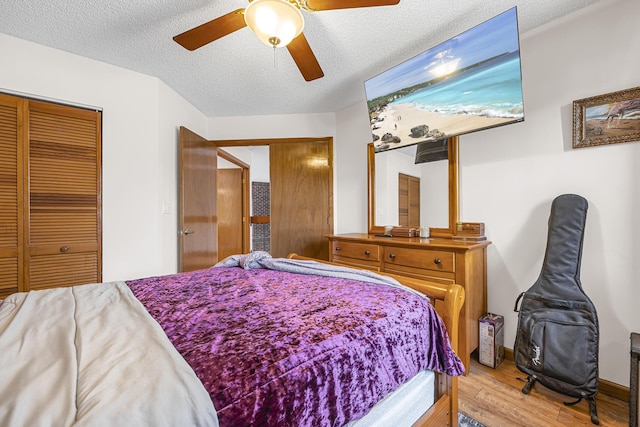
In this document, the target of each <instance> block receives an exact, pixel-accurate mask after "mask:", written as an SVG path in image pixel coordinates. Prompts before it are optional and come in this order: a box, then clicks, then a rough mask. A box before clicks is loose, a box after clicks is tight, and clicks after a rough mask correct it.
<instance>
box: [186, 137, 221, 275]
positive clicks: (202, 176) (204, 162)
mask: <svg viewBox="0 0 640 427" xmlns="http://www.w3.org/2000/svg"><path fill="white" fill-rule="evenodd" d="M217 164H218V158H217V149H216V147H215V146H214V145H212V144H210V143H209V142H208V141H207V140H206V139H204V138H202V137H201V136H199V135H197V134H195V133H193V132H191V131H190V130H189V129H187V128H185V127H180V214H179V222H180V224H179V227H180V230H179V234H180V237H179V239H180V245H179V248H180V249H179V269H180V271H193V270H198V269H202V268H208V267H211V266H212V265H213V264H215V263H216V262H217V261H218V227H217V220H218V219H217V204H216V191H217V190H216V178H217Z"/></svg>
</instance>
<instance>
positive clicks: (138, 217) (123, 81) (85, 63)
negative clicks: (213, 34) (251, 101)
mask: <svg viewBox="0 0 640 427" xmlns="http://www.w3.org/2000/svg"><path fill="white" fill-rule="evenodd" d="M0 51H1V52H2V53H3V55H5V57H6V58H11V60H10V61H4V62H3V64H2V66H1V67H0V90H1V91H9V92H20V93H24V94H31V95H33V96H36V97H44V98H50V99H56V100H60V101H64V102H71V103H77V104H84V105H90V106H95V107H99V108H102V110H103V114H102V123H103V129H102V166H103V170H102V189H103V199H102V202H103V210H102V212H103V245H102V246H103V280H104V281H110V280H119V279H130V278H137V277H143V276H148V275H156V274H163V273H169V272H175V271H176V268H177V215H176V213H177V203H178V202H177V152H178V149H177V141H178V138H177V136H178V130H177V129H178V126H180V125H185V126H187V127H190V128H191V129H192V130H194V131H196V132H198V131H199V132H202V133H204V131H205V126H206V120H205V117H204V115H202V114H201V113H200V112H198V111H197V110H196V109H195V108H194V107H193V106H191V105H190V104H189V103H187V102H186V101H185V100H184V99H183V98H182V97H180V96H178V95H177V94H176V93H175V92H174V91H173V90H171V89H170V88H168V87H167V86H166V85H165V84H164V83H162V82H160V81H159V80H158V79H157V78H155V77H150V76H146V75H143V74H139V73H134V72H131V71H127V70H124V69H122V68H118V67H114V66H111V65H107V64H104V63H100V62H97V61H94V60H91V59H87V58H83V57H79V56H76V55H71V54H69V53H66V52H63V51H60V50H56V49H51V48H47V47H44V46H41V45H37V44H34V43H30V42H27V41H23V40H20V39H16V38H13V37H9V36H6V35H2V34H0ZM163 203H164V204H165V206H168V208H169V213H167V214H162V205H163Z"/></svg>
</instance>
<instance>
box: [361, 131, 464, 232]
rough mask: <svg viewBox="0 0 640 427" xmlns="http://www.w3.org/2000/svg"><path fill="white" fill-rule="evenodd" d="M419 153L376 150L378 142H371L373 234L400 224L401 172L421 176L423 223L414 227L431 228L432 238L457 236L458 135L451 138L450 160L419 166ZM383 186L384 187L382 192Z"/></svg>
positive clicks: (370, 198) (371, 230)
mask: <svg viewBox="0 0 640 427" xmlns="http://www.w3.org/2000/svg"><path fill="white" fill-rule="evenodd" d="M408 148H409V147H408ZM403 150H404V149H403ZM415 154H416V149H415V148H412V151H410V152H408V153H407V152H406V150H405V152H404V153H403V152H402V150H401V149H395V150H389V151H386V152H382V153H375V149H374V144H373V143H370V144H369V145H368V154H367V159H368V184H369V192H368V200H369V221H368V222H369V233H383V232H384V226H385V225H400V224H399V222H401V219H400V215H399V213H400V212H399V211H400V208H399V202H400V199H401V197H400V191H399V190H397V189H398V184H399V174H400V173H402V174H406V175H409V176H410V177H415V178H420V188H421V190H420V213H419V218H420V221H419V222H420V224H410V226H418V225H422V226H426V227H429V229H430V235H431V236H432V237H443V238H451V237H453V236H454V235H455V227H456V223H457V222H458V211H459V204H458V137H452V138H449V139H448V144H447V158H448V161H433V162H428V163H426V164H425V165H415ZM389 155H391V156H390V157H388V158H387V157H384V156H389ZM379 159H380V160H379ZM378 163H380V164H378ZM410 179H411V178H410ZM379 186H380V187H382V188H381V189H380V191H379V190H378V187H379ZM425 190H426V191H425ZM408 191H410V189H409V188H408V187H407V192H408ZM407 196H408V194H407ZM378 206H380V209H378Z"/></svg>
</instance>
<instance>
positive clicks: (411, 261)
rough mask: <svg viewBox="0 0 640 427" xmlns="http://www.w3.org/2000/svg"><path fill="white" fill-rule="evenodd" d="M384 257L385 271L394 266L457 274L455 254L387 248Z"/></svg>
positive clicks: (428, 250)
mask: <svg viewBox="0 0 640 427" xmlns="http://www.w3.org/2000/svg"><path fill="white" fill-rule="evenodd" d="M383 257H384V269H385V270H386V269H388V268H393V266H404V267H411V268H413V269H426V270H433V271H441V272H451V273H453V272H455V254H454V253H453V252H448V251H434V250H430V249H409V248H398V247H391V246H385V248H384V253H383Z"/></svg>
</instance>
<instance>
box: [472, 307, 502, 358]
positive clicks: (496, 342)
mask: <svg viewBox="0 0 640 427" xmlns="http://www.w3.org/2000/svg"><path fill="white" fill-rule="evenodd" d="M479 322H480V325H479V326H480V328H479V332H480V345H479V347H480V348H479V349H478V359H479V361H480V363H482V364H483V365H487V366H489V367H491V368H497V367H498V366H499V365H500V364H501V363H502V361H503V360H504V328H503V327H504V317H502V316H500V315H498V314H493V313H487V314H485V315H483V316H482V317H480V320H479Z"/></svg>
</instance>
